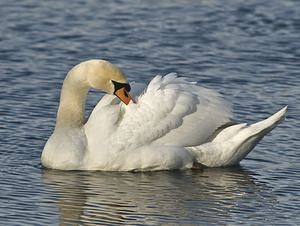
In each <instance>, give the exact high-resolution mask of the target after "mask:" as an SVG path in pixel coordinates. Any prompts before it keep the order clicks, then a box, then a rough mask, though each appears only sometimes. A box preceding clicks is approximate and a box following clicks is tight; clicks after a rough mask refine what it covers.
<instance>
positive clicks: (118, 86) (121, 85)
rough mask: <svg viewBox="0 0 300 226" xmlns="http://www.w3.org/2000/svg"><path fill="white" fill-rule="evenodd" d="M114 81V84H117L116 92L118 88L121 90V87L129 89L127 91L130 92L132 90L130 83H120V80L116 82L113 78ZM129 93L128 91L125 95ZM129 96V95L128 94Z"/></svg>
mask: <svg viewBox="0 0 300 226" xmlns="http://www.w3.org/2000/svg"><path fill="white" fill-rule="evenodd" d="M112 83H113V84H114V86H115V91H114V93H115V92H116V91H117V90H119V89H122V88H125V90H126V91H127V92H130V90H131V87H130V85H129V84H128V83H120V82H116V81H113V80H112ZM126 95H127V93H126V94H125V96H126ZM127 96H128V95H127Z"/></svg>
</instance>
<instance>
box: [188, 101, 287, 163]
mask: <svg viewBox="0 0 300 226" xmlns="http://www.w3.org/2000/svg"><path fill="white" fill-rule="evenodd" d="M286 111H287V106H285V107H284V108H282V109H281V110H279V111H278V112H276V113H275V114H273V115H271V116H270V117H269V118H267V119H265V120H262V121H259V122H257V123H254V124H252V125H247V124H246V123H243V124H236V125H231V126H228V127H226V128H223V129H222V130H220V131H219V132H218V134H217V135H216V136H215V137H214V138H213V139H212V140H211V141H210V142H207V143H205V144H202V145H199V146H195V147H187V149H188V150H189V151H190V152H191V153H192V154H193V155H194V156H195V159H196V160H197V162H198V163H201V164H202V165H205V166H208V167H225V166H233V165H237V164H238V163H239V162H240V161H241V160H242V159H244V158H245V157H246V155H247V154H248V153H249V152H250V151H251V150H252V149H253V148H254V147H255V145H256V144H257V143H258V142H259V141H260V140H261V139H262V138H263V137H264V136H265V135H266V134H267V133H269V132H270V131H271V130H272V129H274V128H275V127H276V126H277V125H278V123H280V122H281V121H282V120H283V119H284V117H285V113H286Z"/></svg>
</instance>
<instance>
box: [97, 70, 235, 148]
mask: <svg viewBox="0 0 300 226" xmlns="http://www.w3.org/2000/svg"><path fill="white" fill-rule="evenodd" d="M97 108H98V106H97ZM106 117H110V115H107V116H106ZM230 117H231V111H230V107H229V105H228V104H227V102H226V101H225V100H224V99H223V98H222V97H221V96H220V95H219V94H218V93H216V92H214V91H212V90H209V89H206V88H202V87H199V86H196V85H195V84H193V83H190V82H188V81H187V80H186V79H185V78H178V77H177V76H176V75H175V74H168V75H166V76H164V77H162V76H156V77H155V78H154V79H153V80H152V81H151V82H150V84H149V85H148V87H147V89H146V90H145V92H144V93H143V94H142V95H141V96H139V97H138V98H137V102H136V103H135V104H133V103H131V104H129V105H128V106H125V105H120V109H119V112H118V120H116V122H115V124H114V132H113V133H111V134H110V136H109V140H110V141H109V143H111V144H113V146H114V147H115V148H116V147H118V149H128V148H137V147H140V146H144V145H148V144H152V143H155V144H164V145H173V146H195V145H199V144H202V143H203V142H205V141H206V140H207V138H208V137H209V136H210V135H211V134H212V133H213V131H214V130H215V129H217V128H218V127H219V126H221V125H222V124H224V123H226V122H228V121H229V120H230ZM110 131H112V130H110ZM95 132H96V131H95ZM102 132H105V131H102Z"/></svg>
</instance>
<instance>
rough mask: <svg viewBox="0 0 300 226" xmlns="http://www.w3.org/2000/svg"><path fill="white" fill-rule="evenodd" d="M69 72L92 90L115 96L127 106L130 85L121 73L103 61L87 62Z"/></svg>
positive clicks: (115, 67) (129, 98)
mask: <svg viewBox="0 0 300 226" xmlns="http://www.w3.org/2000/svg"><path fill="white" fill-rule="evenodd" d="M71 72H72V73H73V74H76V75H78V76H79V77H80V80H82V79H83V80H84V83H85V84H86V85H87V86H88V87H91V88H93V89H96V90H101V91H104V92H106V93H108V94H114V95H116V96H117V97H118V98H119V99H120V100H121V101H122V102H124V103H125V104H129V102H130V100H131V97H130V95H129V92H130V85H129V83H128V82H127V79H126V77H125V76H124V74H123V72H122V71H121V70H120V69H119V68H118V67H117V66H115V65H113V64H112V63H110V62H108V61H105V60H88V61H84V62H82V63H80V64H78V65H77V66H75V67H74V68H73V69H72V70H71Z"/></svg>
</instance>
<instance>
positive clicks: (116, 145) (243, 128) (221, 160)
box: [41, 60, 287, 171]
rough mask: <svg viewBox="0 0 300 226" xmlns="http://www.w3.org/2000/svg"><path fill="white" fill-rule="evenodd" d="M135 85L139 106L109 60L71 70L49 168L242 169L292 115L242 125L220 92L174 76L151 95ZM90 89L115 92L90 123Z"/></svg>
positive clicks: (45, 160)
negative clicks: (265, 138) (245, 160)
mask: <svg viewBox="0 0 300 226" xmlns="http://www.w3.org/2000/svg"><path fill="white" fill-rule="evenodd" d="M132 86H133V87H132V90H131V95H132V96H133V98H134V101H131V97H130V95H129V93H128V92H129V91H130V86H129V84H128V82H127V79H126V78H125V76H124V74H123V73H122V71H121V70H119V69H118V68H117V67H116V66H115V65H113V64H111V63H109V62H107V61H103V60H89V61H85V62H82V63H80V64H78V65H77V66H75V67H74V68H73V69H71V70H70V72H69V73H68V74H67V76H66V78H65V80H64V83H63V87H62V91H61V98H60V104H59V108H58V113H57V122H56V126H55V129H54V132H53V134H52V135H51V136H50V138H49V139H48V141H47V143H46V145H45V147H44V150H43V153H42V157H41V160H42V164H43V166H45V167H47V168H53V169H61V170H106V171H132V170H134V171H147V170H169V169H189V168H192V167H193V166H195V165H198V164H201V165H205V166H208V167H223V166H231V165H236V164H238V163H239V162H240V161H241V160H242V159H243V158H244V157H245V156H246V155H247V154H248V153H249V152H250V151H251V150H252V149H253V148H254V146H255V145H256V144H257V143H258V142H259V140H261V139H262V138H263V136H264V135H265V134H267V133H268V132H270V131H271V130H272V129H273V128H275V126H276V125H277V124H278V123H279V122H280V121H281V120H283V118H284V115H285V112H286V111H287V107H284V108H283V109H281V110H280V111H279V112H277V113H275V114H274V115H272V116H270V117H269V118H268V119H265V120H263V121H261V122H258V123H255V124H253V125H247V124H236V123H232V112H231V106H230V104H229V103H228V102H227V101H225V100H224V99H223V97H222V96H221V95H220V94H218V93H217V92H215V91H213V90H210V89H206V88H203V87H200V86H198V85H196V84H195V83H192V82H189V81H188V80H187V79H186V78H179V77H177V76H176V75H175V74H168V75H166V76H164V77H162V76H156V77H154V78H153V79H152V81H151V82H150V83H149V85H148V86H147V87H146V89H144V86H143V85H141V84H132ZM90 88H94V89H98V90H101V91H104V92H106V93H107V94H106V95H105V96H104V97H103V98H102V99H101V100H100V101H99V103H98V104H97V105H96V107H95V108H94V110H93V111H92V113H91V115H90V117H89V119H88V120H87V121H85V118H84V110H85V100H86V96H87V93H88V90H89V89H90ZM142 90H144V92H141V91H142ZM118 98H119V99H120V100H121V101H122V102H123V103H122V102H121V103H120V101H119V100H118Z"/></svg>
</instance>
